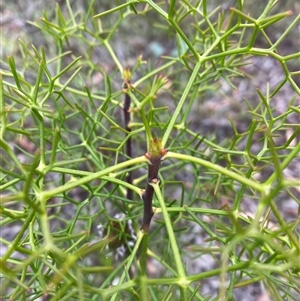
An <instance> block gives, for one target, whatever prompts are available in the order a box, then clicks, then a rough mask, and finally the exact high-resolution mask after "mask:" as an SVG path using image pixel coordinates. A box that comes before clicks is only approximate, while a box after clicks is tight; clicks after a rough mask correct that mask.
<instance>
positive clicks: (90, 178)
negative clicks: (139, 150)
mask: <svg viewBox="0 0 300 301" xmlns="http://www.w3.org/2000/svg"><path fill="white" fill-rule="evenodd" d="M146 162H148V159H147V158H146V157H145V156H140V157H137V158H134V159H131V160H128V161H125V162H122V163H119V164H116V165H114V166H111V167H108V168H105V169H104V170H101V171H98V172H96V173H94V174H91V175H89V176H85V177H83V178H81V179H78V180H75V181H71V182H68V183H66V184H65V185H62V186H60V187H57V188H54V189H52V190H48V191H44V192H41V193H40V194H39V195H38V198H39V199H40V200H41V201H46V200H48V199H49V198H51V197H53V196H55V195H58V194H60V193H63V192H65V191H68V190H70V189H73V188H75V187H78V186H80V185H84V184H86V183H89V182H91V181H93V180H97V179H99V178H101V177H102V176H106V175H108V174H110V173H113V172H115V171H116V170H119V169H122V168H125V167H127V166H131V165H136V164H140V163H146Z"/></svg>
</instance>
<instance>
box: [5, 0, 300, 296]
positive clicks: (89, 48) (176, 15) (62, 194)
mask: <svg viewBox="0 0 300 301" xmlns="http://www.w3.org/2000/svg"><path fill="white" fill-rule="evenodd" d="M104 2H105V1H103V6H101V5H100V6H99V5H97V3H96V1H90V3H89V4H85V10H84V11H78V12H77V11H74V10H73V9H72V6H71V5H70V3H69V1H67V2H66V9H65V10H63V9H62V8H61V7H60V6H59V5H58V4H57V5H56V8H55V16H54V17H53V16H51V17H50V14H48V12H44V14H43V16H42V18H41V19H40V20H39V21H36V22H30V24H31V25H33V26H35V27H36V28H38V29H39V31H40V32H42V33H43V34H44V37H45V40H46V41H47V45H48V47H49V45H50V46H51V47H50V48H49V49H48V47H43V46H42V45H39V46H40V47H39V46H37V45H31V46H29V45H28V44H27V43H25V42H23V41H22V40H19V41H17V42H16V43H18V45H19V50H18V52H17V54H16V55H14V56H13V55H9V56H8V57H7V59H4V61H3V62H2V64H3V68H2V71H1V76H2V79H1V87H0V91H1V93H0V101H1V104H0V112H1V131H0V143H1V167H0V168H1V170H0V171H1V173H0V175H1V182H0V187H1V200H0V202H1V211H0V212H1V227H2V229H12V230H11V231H12V234H11V235H8V236H7V237H9V238H7V237H6V236H4V235H3V237H1V248H2V249H3V252H2V253H3V254H2V258H1V277H2V282H1V289H2V292H1V296H2V297H3V299H5V300H38V298H39V297H41V296H48V299H47V300H51V301H54V300H81V301H82V300H111V301H113V300H143V301H144V300H185V301H187V300H233V299H234V290H235V288H239V287H243V286H247V285H250V284H252V283H254V282H258V281H259V282H261V283H263V284H264V286H265V288H266V289H267V291H268V292H269V294H270V296H271V299H272V300H297V298H298V297H299V294H300V291H299V272H300V266H299V254H300V246H299V219H297V218H296V219H292V220H286V219H285V217H284V215H283V213H282V212H281V210H280V205H281V203H282V202H284V200H285V198H287V197H289V198H291V199H292V201H293V202H294V203H295V204H296V206H298V208H299V198H298V197H297V187H298V188H299V178H298V179H297V178H296V179H295V178H291V177H288V176H286V174H285V171H286V169H287V168H288V167H289V166H290V165H291V164H296V163H295V162H296V160H297V159H299V151H300V143H299V142H296V143H295V141H297V137H298V136H299V131H300V127H299V124H295V123H290V122H289V121H288V120H289V117H291V116H294V115H295V116H296V115H297V114H299V113H300V106H299V104H298V103H299V101H298V97H299V95H300V89H299V87H298V85H297V83H296V82H295V81H296V77H297V76H299V74H300V73H299V71H294V72H292V71H290V69H289V67H288V66H289V65H288V64H290V63H292V64H294V65H296V64H297V62H299V58H300V54H299V52H297V53H290V54H286V55H281V54H280V52H279V51H278V47H280V44H281V43H283V42H284V40H285V38H286V37H287V36H288V35H289V33H290V32H291V30H292V29H293V28H294V27H296V26H297V24H299V20H300V15H298V16H295V17H294V18H293V20H292V21H291V22H290V25H289V26H288V27H287V28H286V29H284V30H283V32H282V33H280V35H278V37H276V40H275V41H274V40H273V37H272V38H271V37H270V36H269V35H268V33H267V30H268V29H269V28H272V26H274V24H277V23H278V22H280V20H282V19H284V18H289V17H290V16H291V14H292V12H291V11H287V12H281V13H277V14H272V9H273V7H274V5H275V4H276V2H277V1H274V0H270V1H269V2H268V3H266V5H265V7H264V10H263V11H261V14H260V16H258V17H255V18H254V17H252V16H251V15H249V14H248V12H247V11H246V10H245V9H244V7H243V2H244V1H237V2H236V4H235V6H234V7H232V8H230V9H228V10H221V9H220V8H219V7H211V6H210V5H209V4H208V1H185V0H182V1H175V0H170V1H155V2H154V1H152V0H144V1H137V0H136V1H135V0H133V1H126V2H124V3H121V1H116V2H115V3H113V4H111V7H110V6H109V4H108V3H106V2H105V3H104ZM48 15H49V16H48ZM143 22H149V23H150V24H151V26H153V28H154V30H153V31H154V32H156V33H157V37H158V38H161V37H162V38H164V39H166V38H167V39H169V40H170V41H172V43H173V45H174V49H173V51H171V52H170V53H168V54H167V55H166V56H162V58H157V61H155V60H154V59H152V60H149V61H148V62H146V61H143V58H142V57H141V56H136V57H137V58H136V61H135V62H132V61H130V62H129V61H128V62H126V63H125V62H123V60H122V59H121V58H120V54H121V53H122V51H120V49H118V48H119V47H122V43H123V44H125V43H127V44H129V45H130V44H131V43H132V44H133V43H134V40H135V39H137V38H138V35H139V30H141V29H140V28H142V26H141V24H143ZM124 32H127V33H128V32H132V34H130V35H128V36H127V38H126V39H125V40H123V38H122V34H123V33H124ZM156 33H155V34H156ZM155 34H154V37H155ZM258 38H260V39H263V41H264V43H262V45H265V46H261V47H260V46H257V40H258ZM153 45H155V44H153ZM127 47H128V46H127ZM124 48H125V46H124ZM124 51H125V50H124ZM157 51H158V50H157ZM256 56H263V57H272V58H274V60H276V62H277V63H278V64H280V65H281V67H282V79H281V80H280V81H279V82H278V83H277V85H276V87H275V88H272V89H270V87H269V85H268V83H267V82H266V83H265V86H266V91H265V92H262V91H261V90H258V91H257V95H258V96H257V98H258V99H259V102H258V104H257V105H255V106H254V105H253V103H251V102H250V101H248V100H245V102H246V103H247V105H248V112H247V114H248V116H250V122H249V125H248V127H247V128H246V129H245V130H244V131H242V132H241V131H240V130H239V129H238V127H237V124H236V122H235V120H231V124H232V128H233V135H232V137H230V139H224V140H223V141H222V142H220V141H218V140H217V139H216V137H215V136H214V135H211V136H205V135H203V134H201V129H196V128H195V127H193V126H192V122H190V121H191V118H192V116H193V114H194V113H193V110H195V107H198V108H200V110H201V107H202V105H203V103H204V102H205V101H204V100H203V99H205V97H207V96H208V95H209V94H211V93H212V92H213V91H216V90H218V89H219V84H220V82H221V80H222V81H224V82H226V83H228V85H229V86H230V87H231V88H232V89H234V88H235V80H236V78H237V77H239V76H244V75H246V74H244V71H243V70H244V69H243V67H244V66H246V65H247V64H249V63H250V60H251V58H253V57H256ZM20 58H22V59H21V60H20ZM125 61H126V59H125ZM127 64H128V65H130V69H126V68H127ZM124 70H125V72H124ZM130 72H131V73H130ZM123 77H125V78H126V79H127V80H130V81H131V83H130V85H128V87H127V88H128V89H126V91H124V89H123V87H122V85H123V79H122V78H123ZM284 85H289V86H290V87H291V88H292V89H293V91H294V95H291V96H290V99H288V100H287V102H288V105H287V106H286V107H285V110H284V112H283V113H281V114H278V113H277V112H276V111H275V105H274V103H273V102H272V100H273V99H274V97H276V95H277V94H279V93H280V91H281V89H282V87H283V86H284ZM125 93H127V94H128V95H130V97H131V101H132V103H131V109H130V113H131V118H132V121H131V123H130V128H131V131H130V132H128V131H127V130H126V125H124V122H123V120H122V117H121V116H122V114H121V112H122V106H123V98H124V94H125ZM286 130H291V131H292V134H291V135H290V136H289V137H288V138H287V139H286V140H285V141H284V142H282V143H281V142H280V143H279V144H278V143H277V142H276V141H277V140H276V137H279V136H282V133H283V132H285V131H286ZM129 137H131V138H132V142H133V158H128V156H127V155H126V152H125V144H126V141H127V140H128V139H129ZM152 137H161V140H160V138H159V139H157V138H154V140H152V139H153V138H152ZM151 141H152V143H153V141H157V142H159V145H153V144H151ZM160 144H161V145H160ZM254 144H256V145H257V147H258V148H259V150H258V151H257V148H256V149H255V150H253V148H252V147H253V145H254ZM151 145H152V146H151ZM151 147H152V148H153V147H154V149H153V150H155V151H156V148H158V149H159V150H161V149H164V148H166V149H167V150H168V153H167V154H166V155H165V157H164V162H163V164H162V166H161V168H160V181H159V182H157V183H152V184H151V185H152V186H153V189H154V191H155V199H154V203H153V206H154V207H155V211H154V213H155V214H154V221H152V224H151V227H150V232H149V234H145V233H144V232H143V231H140V230H139V229H140V226H141V222H140V221H141V217H142V211H143V210H142V207H143V203H142V201H141V194H142V190H143V189H144V188H145V184H146V178H147V162H148V159H147V158H146V157H145V156H144V155H143V154H145V153H146V152H147V151H148V150H149V149H150V150H151ZM266 171H267V176H264V177H260V175H261V174H263V173H264V172H266ZM129 172H132V173H133V175H134V181H133V184H131V183H128V182H127V181H126V175H127V174H128V173H129ZM185 175H187V176H185ZM128 189H129V190H132V191H133V192H134V193H135V194H134V198H133V200H130V199H127V198H126V192H127V190H128ZM174 191H175V192H174ZM224 199H226V200H227V205H226V206H224V207H223V206H222V205H221V201H222V200H224ZM249 199H250V200H251V202H253V203H255V212H253V215H252V216H250V215H249V214H245V213H244V211H243V208H242V205H243V203H244V202H246V201H247V200H248V201H249ZM115 213H123V215H122V218H117V217H116V216H115ZM129 222H130V223H131V226H132V228H133V229H134V232H135V233H136V235H137V238H136V241H135V244H134V245H133V244H132V243H131V242H132V239H133V236H134V234H133V233H130V231H129V228H128V223H129ZM99 224H102V225H103V227H104V228H105V230H104V233H103V237H102V238H101V237H100V235H99V231H100V230H99V229H98V230H97V225H99ZM13 229H18V231H17V232H16V233H13ZM193 229H196V230H193ZM197 229H202V230H201V231H203V235H204V236H205V241H204V242H203V244H202V245H199V244H198V243H196V244H195V243H194V242H193V241H191V240H190V238H188V237H189V234H190V233H194V236H195V237H196V236H197V231H199V230H197ZM193 231H194V232H193ZM143 238H145V239H143ZM194 241H197V240H196V239H195V240H194ZM121 244H124V245H125V246H126V254H125V255H124V256H123V257H122V258H121V259H120V258H116V256H115V252H114V249H116V248H117V247H119V246H120V245H121ZM204 255H209V256H211V258H213V261H214V266H213V267H209V270H206V271H198V272H197V273H194V272H193V273H192V272H191V271H190V270H189V269H188V266H186V263H187V262H188V260H191V259H189V258H190V257H192V256H193V257H194V258H200V259H201V256H204ZM151 264H152V265H153V266H154V267H151ZM153 268H154V269H156V271H155V272H154V273H153V271H152V272H151V270H152V269H153ZM213 276H218V277H219V279H220V290H219V291H218V292H216V295H214V296H212V297H210V296H206V295H204V294H203V293H202V292H201V281H203V280H204V279H208V278H209V277H213ZM198 283H200V285H199V286H198Z"/></svg>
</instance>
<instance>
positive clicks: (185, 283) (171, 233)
mask: <svg viewBox="0 0 300 301" xmlns="http://www.w3.org/2000/svg"><path fill="white" fill-rule="evenodd" d="M151 185H152V187H153V189H154V192H155V194H156V197H157V199H158V201H159V204H160V207H161V211H162V214H163V216H164V221H165V225H166V228H167V231H168V235H169V240H170V244H171V248H172V251H173V255H174V260H175V265H176V269H177V273H178V276H179V278H180V279H179V280H178V284H179V285H180V286H181V287H183V288H186V287H187V286H188V285H189V283H190V282H189V281H187V278H186V275H185V271H184V267H183V264H182V260H181V257H180V252H179V248H178V245H177V242H176V237H175V234H174V230H173V227H172V223H171V220H170V217H169V213H168V211H167V207H166V205H165V201H164V198H163V196H162V193H161V191H160V188H159V183H158V182H156V183H153V182H152V183H151Z"/></svg>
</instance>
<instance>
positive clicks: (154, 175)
mask: <svg viewBox="0 0 300 301" xmlns="http://www.w3.org/2000/svg"><path fill="white" fill-rule="evenodd" d="M166 152H167V150H165V149H163V150H161V152H160V154H156V155H152V154H151V153H149V152H147V153H146V154H145V156H146V157H147V159H149V161H150V163H149V165H148V178H147V185H146V189H145V191H144V193H143V194H142V198H143V201H144V215H143V224H142V228H141V229H142V230H144V231H145V232H148V231H149V228H150V222H151V219H152V217H153V209H152V200H153V194H154V189H153V187H152V185H151V184H152V183H157V181H158V180H159V179H158V171H159V167H160V163H161V159H162V157H163V156H164V155H165V154H166Z"/></svg>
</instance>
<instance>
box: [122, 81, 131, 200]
mask: <svg viewBox="0 0 300 301" xmlns="http://www.w3.org/2000/svg"><path fill="white" fill-rule="evenodd" d="M129 88H130V80H129V79H126V78H125V79H124V84H123V90H124V92H125V100H124V107H123V113H124V122H125V129H126V131H127V132H128V133H130V132H131V128H130V127H129V123H130V104H131V98H130V96H129V95H128V94H127V93H126V90H127V89H129ZM127 135H128V134H127ZM131 147H132V146H131V136H129V137H128V139H127V141H126V144H125V153H126V155H127V156H128V157H129V158H131V157H132V151H131ZM126 182H127V183H129V184H132V173H131V172H129V173H128V174H127V176H126ZM126 198H127V199H128V200H132V199H133V191H132V190H131V189H127V193H126Z"/></svg>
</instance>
